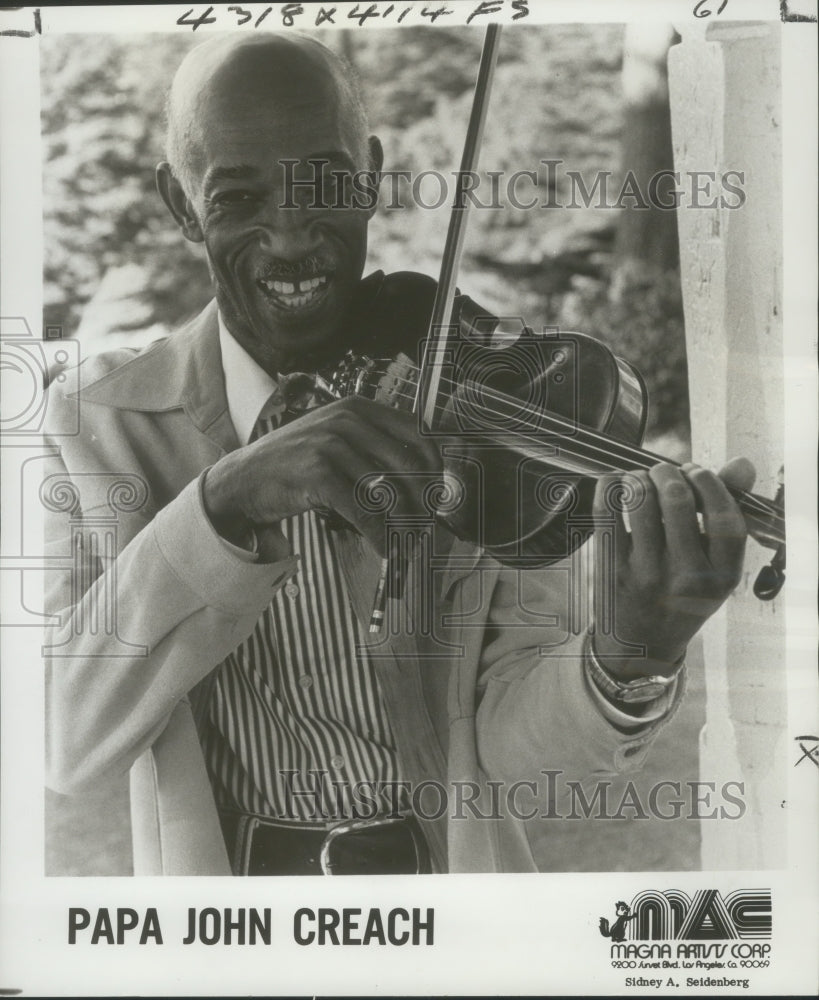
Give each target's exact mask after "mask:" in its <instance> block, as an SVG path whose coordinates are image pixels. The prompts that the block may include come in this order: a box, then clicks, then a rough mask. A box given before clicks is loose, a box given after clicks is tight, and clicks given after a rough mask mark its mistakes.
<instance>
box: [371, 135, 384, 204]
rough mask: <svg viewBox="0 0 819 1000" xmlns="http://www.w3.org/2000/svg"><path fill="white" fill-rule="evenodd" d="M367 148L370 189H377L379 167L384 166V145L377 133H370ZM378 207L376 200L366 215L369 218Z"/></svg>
mask: <svg viewBox="0 0 819 1000" xmlns="http://www.w3.org/2000/svg"><path fill="white" fill-rule="evenodd" d="M367 148H368V150H369V154H370V156H369V160H370V162H369V169H368V171H367V173H369V175H370V177H371V178H372V184H371V187H372V190H373V191H378V188H379V187H380V186H381V168H382V167H383V166H384V147H383V146H382V145H381V140H380V139H379V138H378V136H377V135H371V136H370V137H369V139H368V140H367ZM377 207H378V203H377V201H376V202H375V203H374V204H373V206H372V208H371V209H370V208H368V210H367V215H368V216H369V217H370V218H371V217H372V216H373V215H375V210H376V208H377Z"/></svg>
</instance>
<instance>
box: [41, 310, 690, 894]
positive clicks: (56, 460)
mask: <svg viewBox="0 0 819 1000" xmlns="http://www.w3.org/2000/svg"><path fill="white" fill-rule="evenodd" d="M50 393H51V394H50V399H49V412H48V417H47V426H48V428H49V430H48V433H47V441H49V442H50V444H51V445H52V446H53V449H52V451H53V453H52V456H51V458H50V460H49V468H48V470H47V472H46V474H45V475H44V477H43V485H42V489H41V496H42V500H43V503H44V505H45V507H46V512H47V517H46V523H47V545H48V551H49V554H50V555H52V556H57V557H61V558H62V560H63V564H64V566H65V569H64V570H63V571H60V572H54V573H51V574H50V576H49V580H48V586H47V610H48V611H49V612H51V613H52V614H56V615H57V616H58V621H59V624H58V625H57V626H55V627H54V628H53V629H52V630H51V632H50V634H49V635H48V636H47V638H46V649H45V652H46V654H47V656H46V669H47V682H46V694H47V743H48V745H47V766H48V775H49V777H48V781H49V784H50V786H51V787H53V788H55V789H56V790H58V791H61V792H71V791H79V790H81V789H83V788H86V787H88V786H90V785H92V784H93V783H94V781H95V780H97V779H98V778H99V777H100V776H102V775H106V774H113V773H116V772H119V773H124V772H125V771H128V770H130V772H131V798H132V802H131V820H132V830H133V839H134V867H135V872H137V873H152V874H159V873H162V874H224V873H228V872H229V871H230V867H229V864H228V859H227V855H226V851H225V847H224V843H223V840H222V835H221V831H220V827H219V822H218V817H217V813H216V809H215V805H214V802H213V799H212V796H211V793H210V786H209V781H208V777H207V774H206V770H205V765H204V760H203V757H202V754H201V750H200V746H199V739H198V736H197V720H200V721H201V718H202V712H203V710H204V706H205V704H206V701H207V695H208V690H209V683H208V681H209V675H211V674H212V671H213V670H214V668H215V667H216V666H217V665H218V664H220V663H221V662H222V660H224V658H225V657H226V656H227V655H228V654H229V653H230V652H231V651H232V650H233V649H235V647H236V646H237V645H238V644H239V643H240V642H241V641H242V640H243V639H244V638H246V637H247V636H248V635H249V634H250V632H251V631H252V629H253V627H254V625H255V623H256V621H257V619H258V617H259V616H260V614H261V613H262V612H263V610H264V608H265V607H266V606H267V604H268V602H269V600H270V598H271V595H272V594H273V593H274V592H275V591H276V589H277V588H279V587H281V586H282V585H283V584H284V583H285V582H286V580H287V579H288V578H289V577H290V576H291V575H292V573H293V572H294V571H295V570H296V567H297V560H296V559H295V558H290V559H286V560H284V561H282V562H277V563H273V564H261V563H253V562H247V561H243V560H242V559H241V558H239V557H238V556H237V555H236V554H235V553H233V552H231V550H230V548H229V547H228V546H226V545H225V544H224V543H223V542H222V540H221V539H220V538H219V536H218V535H217V534H216V533H215V532H214V530H213V528H212V527H211V525H210V523H209V521H208V520H207V518H206V516H205V513H204V509H203V506H202V502H201V495H200V481H201V476H202V473H203V471H204V470H205V469H207V468H208V467H209V466H211V465H212V464H213V463H214V462H216V461H218V460H219V458H220V457H221V456H223V455H224V454H225V453H226V452H228V451H230V450H232V449H234V448H236V447H238V442H237V440H236V435H235V432H234V429H233V425H232V423H231V420H230V417H229V413H228V408H227V402H226V398H225V392H224V377H223V374H222V369H221V359H220V354H219V344H218V332H217V314H216V309H215V304H213V303H211V305H210V306H209V307H208V308H207V309H206V310H205V311H204V312H203V313H202V314H201V315H200V316H199V317H197V318H196V319H195V320H194V321H192V322H191V323H190V324H189V325H188V326H187V327H186V328H184V329H182V330H180V331H179V332H178V333H176V334H175V335H174V336H172V337H171V338H169V339H168V340H165V341H161V342H160V343H158V344H155V345H153V346H152V347H151V348H149V349H148V350H146V351H143V352H141V353H134V352H133V351H127V350H120V351H115V352H111V353H110V354H105V355H101V356H100V357H97V358H93V359H91V360H89V361H87V362H85V364H84V365H83V366H82V368H81V371H80V389H79V391H78V392H77V393H70V394H68V393H63V392H62V391H61V386H60V385H59V383H55V384H54V386H53V387H52V389H51V391H50ZM78 413H79V428H80V432H79V433H72V432H71V431H70V429H71V428H74V427H75V426H76V425H77V414H78ZM436 537H441V538H443V539H444V542H445V548H446V550H447V554H446V556H445V558H442V557H437V556H436V557H435V559H433V565H432V580H433V592H434V595H435V597H434V607H433V612H434V613H433V615H432V621H433V628H432V629H431V630H430V629H424V628H422V627H420V625H419V624H417V623H416V624H413V617H412V616H413V614H414V613H415V611H417V609H415V610H413V608H411V607H409V605H408V604H406V605H405V607H404V608H403V614H404V616H405V618H404V619H403V620H404V621H405V623H406V622H407V621H408V622H409V623H410V624H409V626H407V627H405V628H404V629H403V630H400V631H398V632H397V633H396V634H388V635H387V637H386V639H383V638H381V637H380V636H376V637H373V641H374V642H375V643H377V645H376V646H375V647H374V648H373V650H372V654H373V657H374V662H375V664H376V671H377V676H378V681H379V685H380V688H381V692H382V696H383V699H384V702H385V705H386V708H387V711H388V714H389V717H390V722H391V725H392V730H393V734H394V737H395V740H396V745H397V751H398V756H399V761H400V766H401V770H402V772H403V777H404V778H405V779H406V780H407V781H409V782H411V783H412V787H413V788H418V787H419V785H420V784H421V783H423V782H427V783H428V784H427V785H426V786H424V787H426V788H427V790H428V792H429V793H430V794H433V795H435V794H440V793H438V792H436V791H435V787H436V786H433V785H431V784H429V783H430V782H437V783H438V786H439V787H440V788H443V789H444V790H445V793H444V794H445V797H446V799H445V801H444V809H443V813H442V814H441V815H440V816H437V817H436V818H434V819H431V818H430V819H425V820H424V827H425V832H426V834H427V838H428V840H429V842H430V846H431V850H432V855H433V860H434V865H435V868H436V870H439V871H447V870H449V871H478V872H488V871H532V870H535V869H536V864H535V860H534V857H533V854H532V848H531V841H532V837H531V834H532V824H536V823H537V822H538V820H537V818H536V817H535V818H533V819H523V818H520V817H519V816H517V817H516V815H511V814H509V809H508V808H506V805H505V803H506V801H507V800H506V797H505V795H504V791H508V789H509V788H510V787H511V786H512V785H513V784H514V783H515V782H528V783H530V784H528V785H526V786H523V791H525V792H526V793H527V796H530V797H529V798H527V797H525V796H524V799H525V802H524V799H521V798H520V797H517V798H516V800H515V801H516V803H517V804H518V806H519V808H520V810H521V811H523V809H524V808H525V809H526V811H527V812H528V811H531V810H532V809H537V808H539V805H538V804H539V803H540V807H544V808H545V805H544V801H543V794H544V793H545V786H543V787H541V772H542V771H543V770H546V769H551V770H560V771H562V772H563V773H564V775H565V776H566V778H570V779H574V780H582V781H593V780H595V778H598V777H600V778H602V777H604V776H605V775H610V774H611V773H617V772H624V771H633V770H636V769H637V768H639V767H640V765H641V764H642V762H643V760H644V758H645V755H646V752H647V749H648V745H649V742H650V741H651V739H652V737H653V735H654V734H655V733H656V731H657V729H658V728H659V726H660V725H662V723H663V721H665V719H667V718H668V716H669V715H670V714H671V711H673V708H674V706H675V704H676V702H677V701H678V700H679V697H680V691H679V690H676V687H679V685H677V686H676V687H675V690H674V691H673V692H672V695H671V697H669V699H668V702H667V705H666V706H665V708H666V710H665V711H664V713H663V718H662V719H660V720H658V721H654V722H652V723H650V724H647V725H643V726H642V727H639V726H637V727H635V725H634V724H633V722H632V724H631V725H630V726H624V725H622V723H623V721H624V717H621V716H620V715H619V713H617V712H616V711H613V710H611V709H609V708H608V707H607V706H606V705H605V704H604V703H603V701H602V699H601V697H600V696H599V695H598V694H596V693H595V692H594V691H593V690H592V689H591V688H590V685H589V682H588V680H587V678H586V675H585V670H584V667H583V646H582V643H583V636H582V633H581V634H579V635H575V634H573V632H572V629H570V627H569V617H568V614H569V611H568V605H569V600H568V599H569V591H570V589H571V587H573V586H574V587H578V586H581V587H582V585H581V584H579V583H578V581H577V579H576V574H575V576H574V577H573V574H574V573H575V569H576V566H577V565H578V560H564V561H563V562H562V563H559V564H557V565H556V566H554V567H552V568H550V569H548V570H543V571H537V572H535V571H529V572H518V571H513V570H509V569H503V568H501V567H500V566H499V565H498V564H497V563H496V562H495V561H494V560H492V559H489V558H488V557H486V556H485V555H483V554H482V553H481V552H480V551H479V550H478V549H476V548H475V547H474V546H471V545H468V544H466V543H462V542H459V541H456V540H454V539H452V538H451V536H447V535H446V533H445V532H441V531H439V533H438V535H437V536H436ZM338 542H339V553H340V561H341V564H342V568H343V571H344V576H345V580H346V583H347V587H348V590H349V594H350V599H351V601H352V604H353V606H354V608H355V610H356V613H357V614H358V616H359V619H360V620H361V621H362V622H363V623H365V626H366V623H367V622H368V621H369V616H370V611H371V602H372V597H373V591H374V583H375V580H376V578H377V571H378V558H377V556H376V555H375V553H374V552H373V551H372V550H371V549H370V548H369V546H368V545H367V544H366V543H365V542H364V541H363V540H362V539H361V537H360V536H358V535H357V534H355V533H354V532H351V531H342V532H340V533H339V536H338ZM581 561H582V560H581ZM573 579H574V583H572V580H573ZM408 589H411V588H408ZM576 592H578V593H579V592H580V591H576ZM393 610H395V609H393ZM490 779H491V780H492V781H494V782H500V783H501V784H499V785H496V787H495V789H490V788H489V787H488V786H487V784H486V782H487V780H490ZM498 789H501V791H500V793H499V792H498ZM478 790H480V795H479V797H478V798H476V799H475V801H474V803H472V804H466V803H465V802H464V799H465V798H466V799H472V798H474V796H475V794H476V792H477V791H478ZM518 790H520V788H519V789H518ZM490 791H493V792H494V795H495V797H496V799H497V797H498V795H500V802H501V809H500V812H498V810H497V809H493V807H492V805H491V800H490V799H488V798H487V797H486V796H487V793H488V792H490ZM521 803H524V804H521ZM423 811H424V815H425V816H432V815H433V814H434V813H436V812H438V811H440V810H439V809H438V808H436V805H435V803H434V802H432V804H429V803H427V804H425V805H424V810H423ZM487 814H489V815H490V816H491V817H492V818H489V819H485V818H483V816H486V815H487Z"/></svg>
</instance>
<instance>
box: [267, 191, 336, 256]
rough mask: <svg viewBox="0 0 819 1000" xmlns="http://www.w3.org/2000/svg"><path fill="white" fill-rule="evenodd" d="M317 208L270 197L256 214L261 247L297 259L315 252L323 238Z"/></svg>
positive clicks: (271, 252) (274, 254) (272, 254)
mask: <svg viewBox="0 0 819 1000" xmlns="http://www.w3.org/2000/svg"><path fill="white" fill-rule="evenodd" d="M317 224H318V218H317V213H316V212H315V211H311V210H310V209H309V208H306V207H304V206H303V205H297V204H294V203H293V202H292V201H291V202H289V203H288V202H287V201H284V200H282V199H279V201H278V202H276V201H274V200H273V199H270V200H269V201H268V202H267V203H266V205H265V207H264V209H263V211H262V212H261V213H260V215H259V216H258V218H257V222H256V231H257V235H258V239H259V246H260V249H261V250H263V251H264V252H265V253H268V254H270V255H271V256H273V257H278V258H280V259H281V260H286V261H296V260H301V259H302V258H303V257H306V256H308V255H309V254H311V253H314V252H315V251H316V250H317V249H318V247H319V244H320V242H321V236H320V233H319V230H318V225H317Z"/></svg>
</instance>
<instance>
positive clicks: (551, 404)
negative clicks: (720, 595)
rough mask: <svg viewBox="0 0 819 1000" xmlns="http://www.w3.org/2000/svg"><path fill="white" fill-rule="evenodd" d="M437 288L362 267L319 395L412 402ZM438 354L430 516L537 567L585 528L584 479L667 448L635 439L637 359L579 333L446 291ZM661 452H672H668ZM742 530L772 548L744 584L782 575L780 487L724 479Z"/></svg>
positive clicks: (511, 560)
mask: <svg viewBox="0 0 819 1000" xmlns="http://www.w3.org/2000/svg"><path fill="white" fill-rule="evenodd" d="M436 294H437V284H436V282H435V281H434V280H433V279H432V278H430V277H428V276H426V275H422V274H417V273H413V272H397V273H395V274H390V275H384V274H383V272H376V273H375V274H372V275H369V276H368V277H367V278H365V279H364V280H363V281H362V282H361V285H360V288H359V294H358V297H357V299H356V302H355V304H354V306H353V308H352V310H351V312H350V313H349V315H348V329H349V342H350V343H353V344H354V345H355V346H354V347H353V348H351V349H350V350H349V351H348V352H347V354H346V355H345V357H344V358H343V360H342V361H341V362H340V363H339V364H337V365H335V366H331V367H329V368H326V369H324V370H322V371H320V372H318V373H317V375H316V378H315V383H314V385H315V389H316V390H317V391H318V392H319V393H321V394H323V395H324V398H325V399H326V400H327V401H329V400H331V399H332V400H335V399H343V398H345V397H347V396H353V395H360V396H363V397H365V398H368V399H372V400H375V401H376V402H379V403H382V404H383V405H386V406H392V407H395V408H397V409H403V410H412V409H413V406H414V403H415V400H416V399H417V393H418V385H419V381H420V378H421V375H422V370H421V366H420V365H419V364H418V363H417V359H418V358H419V357H423V356H424V355H425V354H426V353H427V351H428V343H427V339H426V331H428V329H429V324H430V316H431V314H432V310H433V308H434V299H435V296H436ZM452 318H453V324H454V327H455V328H454V330H452V329H450V336H449V357H448V359H447V362H446V364H444V365H443V366H442V370H441V378H440V385H441V387H442V392H441V394H440V396H439V398H438V401H437V405H436V408H435V410H434V416H433V420H432V422H431V424H429V425H427V427H426V431H427V432H428V433H433V434H436V435H438V436H439V437H440V438H441V440H442V443H443V445H444V446H443V448H442V452H443V456H444V475H445V485H446V489H445V490H444V491H443V494H442V502H441V504H440V509H439V510H438V513H437V519H438V520H439V521H440V522H441V523H442V524H444V525H445V527H447V528H448V529H449V530H450V531H452V533H453V534H455V535H456V536H457V537H459V538H462V539H465V540H467V541H470V542H473V543H475V544H477V545H479V546H480V547H481V548H483V549H484V550H485V551H486V552H487V553H488V554H490V555H491V556H492V557H493V558H495V559H497V560H498V562H500V563H502V564H504V565H508V566H520V567H528V568H538V567H542V566H546V565H548V564H550V563H552V562H555V561H557V560H560V559H563V558H564V557H566V556H567V555H570V554H571V553H572V552H573V551H574V550H575V549H576V548H577V547H578V546H580V545H582V544H583V543H584V542H585V541H586V540H587V538H588V537H589V536H590V535H591V533H592V531H593V523H592V518H591V511H592V501H593V498H594V493H595V488H596V479H597V477H599V476H600V475H602V474H605V473H611V472H623V473H628V472H633V471H637V470H641V469H650V468H651V467H652V466H654V465H656V464H657V463H658V462H668V461H669V460H668V459H667V458H664V457H663V456H661V455H658V454H655V453H653V452H650V451H647V450H645V449H643V448H642V447H641V445H642V441H643V436H644V433H645V427H646V419H647V413H648V393H647V390H646V386H645V383H644V381H643V379H642V377H641V375H640V373H639V371H638V370H637V369H636V368H635V367H634V366H633V365H632V364H630V363H629V362H628V361H626V360H624V359H623V358H620V357H617V356H616V355H615V354H614V353H613V352H612V351H611V350H610V349H609V347H608V346H607V345H606V344H604V343H602V342H601V341H599V340H597V339H595V338H593V337H590V336H588V335H586V334H582V333H573V332H565V331H560V332H556V333H554V334H552V333H546V334H540V335H538V334H535V333H534V331H533V330H532V329H531V328H530V327H527V326H524V325H522V324H520V322H518V324H517V329H513V328H511V327H510V324H509V323H508V322H507V324H506V326H504V323H503V322H502V321H501V320H500V319H499V318H497V317H495V316H493V315H492V314H491V313H489V312H488V311H487V310H486V309H484V308H482V307H481V306H479V305H478V304H477V303H476V302H474V301H473V300H472V299H470V298H469V297H468V296H465V295H460V294H456V295H455V297H454V310H453V313H452ZM671 464H675V465H676V464H678V463H675V462H672V463H671ZM634 484H636V481H634V480H631V481H630V480H629V479H628V477H626V478H625V480H624V481H622V482H620V483H618V484H616V485H617V489H616V490H614V491H613V494H612V496H610V497H609V498H608V499H609V501H610V504H611V507H612V510H615V511H621V512H622V511H625V512H626V513H627V512H628V511H629V510H630V509H631V510H633V509H634V506H635V505H637V504H639V502H640V495H639V489H637V488H635V485H634ZM730 492H731V494H732V496H733V497H734V499H735V500H736V502H737V504H738V506H739V508H740V510H741V511H742V514H743V516H744V518H745V522H746V525H747V528H748V532H749V534H750V535H751V536H752V537H753V538H754V539H756V541H758V542H759V543H760V544H761V545H763V546H765V547H766V548H769V549H772V550H773V552H774V557H773V560H772V562H771V564H770V566H766V567H764V568H763V570H762V571H761V572H760V574H759V576H758V578H757V581H756V584H755V588H754V592H755V594H756V596H757V597H759V598H760V599H762V600H771V599H772V598H773V597H775V596H776V594H777V593H778V592H779V590H780V589H781V587H782V584H783V583H784V569H785V523H784V514H783V510H782V506H781V503H782V490H781V488H780V494H779V495H778V496H777V498H776V499H775V500H774V501H770V500H768V499H766V498H764V497H762V496H759V495H757V494H754V493H750V492H746V491H742V490H735V489H731V490H730Z"/></svg>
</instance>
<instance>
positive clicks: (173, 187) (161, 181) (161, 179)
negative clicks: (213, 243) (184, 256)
mask: <svg viewBox="0 0 819 1000" xmlns="http://www.w3.org/2000/svg"><path fill="white" fill-rule="evenodd" d="M156 189H157V191H159V194H160V196H161V197H162V200H163V201H164V202H165V204H166V205H167V206H168V211H169V212H170V213H171V215H172V216H173V217H174V221H175V222H176V224H177V226H179V228H180V229H181V230H182V233H183V235H184V237H185V239H186V240H190V241H191V243H202V242H203V241H204V239H205V237H204V234H203V233H202V228H201V226H200V225H199V220H198V219H197V218H196V214H195V213H194V211H193V205H191V203H190V200H189V199H188V196H187V195H186V194H185V191H184V189H183V187H182V185H181V184H180V183H179V181H178V180H177V179H176V176H175V175H174V172H173V170H172V169H171V165H170V163H165V162H163V163H160V164H159V165H158V166H157V168H156Z"/></svg>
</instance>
